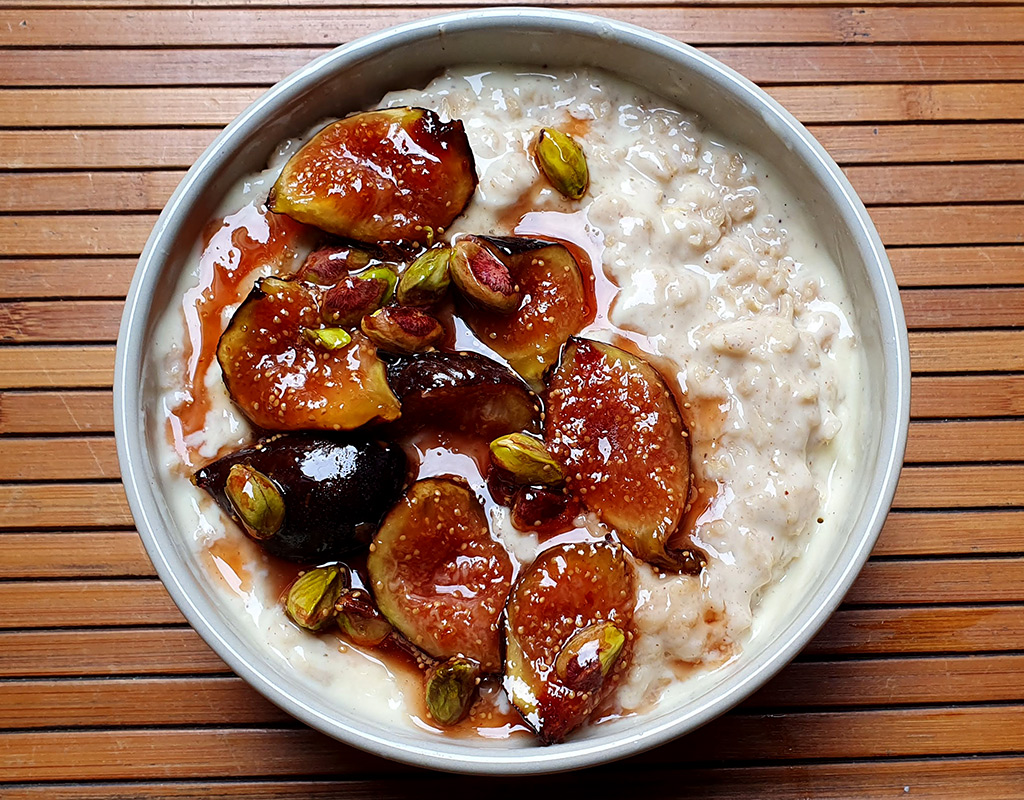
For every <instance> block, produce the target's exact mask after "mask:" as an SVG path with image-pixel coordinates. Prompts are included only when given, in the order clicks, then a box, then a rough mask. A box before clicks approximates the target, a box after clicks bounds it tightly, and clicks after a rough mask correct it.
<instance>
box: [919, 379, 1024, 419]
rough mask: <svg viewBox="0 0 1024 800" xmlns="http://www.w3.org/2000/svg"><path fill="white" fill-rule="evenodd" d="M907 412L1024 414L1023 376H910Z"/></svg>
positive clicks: (933, 414) (931, 414)
mask: <svg viewBox="0 0 1024 800" xmlns="http://www.w3.org/2000/svg"><path fill="white" fill-rule="evenodd" d="M910 413H911V415H912V416H914V417H917V418H927V417H988V416H993V417H996V416H1004V415H1007V416H1010V415H1012V416H1020V415H1021V414H1024V375H937V376H931V375H927V376H926V375H919V376H917V377H914V378H912V379H911V389H910Z"/></svg>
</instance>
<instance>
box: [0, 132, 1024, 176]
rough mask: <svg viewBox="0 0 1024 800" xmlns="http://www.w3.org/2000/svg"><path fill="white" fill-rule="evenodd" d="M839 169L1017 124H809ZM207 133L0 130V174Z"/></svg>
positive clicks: (1003, 154)
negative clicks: (844, 165)
mask: <svg viewBox="0 0 1024 800" xmlns="http://www.w3.org/2000/svg"><path fill="white" fill-rule="evenodd" d="M808 130H809V131H810V132H811V133H812V134H813V135H814V136H815V138H817V139H818V141H820V142H821V143H822V144H823V145H824V146H825V148H826V149H827V150H828V151H829V154H830V155H831V156H832V157H833V158H834V159H835V160H836V161H838V162H839V163H840V164H856V165H861V164H871V163H873V162H877V163H886V164H915V163H929V162H946V161H961V162H978V161H1010V162H1016V161H1020V160H1021V148H1022V146H1024V124H1021V123H1018V122H988V123H984V122H977V123H976V122H963V123H931V124H882V123H879V124H876V125H870V124H869V125H864V124H858V125H813V124H812V125H809V126H808ZM217 133H218V131H217V130H215V129H212V128H181V129H174V130H169V129H166V128H138V129H129V130H125V129H114V130H90V129H88V128H84V129H73V130H57V129H48V130H35V129H33V130H0V170H4V169H8V170H11V169H17V170H38V169H48V170H49V169H137V168H147V169H173V168H178V169H183V168H186V167H190V166H192V163H193V162H194V161H195V160H196V159H197V158H198V157H199V155H200V154H201V153H202V152H203V150H205V149H206V147H207V145H209V144H210V142H212V141H213V138H214V137H215V136H216V135H217Z"/></svg>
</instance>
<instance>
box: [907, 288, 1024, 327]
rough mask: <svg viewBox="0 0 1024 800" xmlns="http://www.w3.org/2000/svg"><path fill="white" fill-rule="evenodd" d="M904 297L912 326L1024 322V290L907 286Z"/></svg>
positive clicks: (989, 324)
mask: <svg viewBox="0 0 1024 800" xmlns="http://www.w3.org/2000/svg"><path fill="white" fill-rule="evenodd" d="M900 299H901V300H902V301H903V313H904V314H905V315H906V319H907V327H908V328H910V329H914V328H985V327H992V328H1003V327H1020V326H1021V325H1022V324H1024V289H1016V288H1013V289H1011V288H999V289H904V290H903V291H901V292H900Z"/></svg>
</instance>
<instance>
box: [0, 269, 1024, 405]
mask: <svg viewBox="0 0 1024 800" xmlns="http://www.w3.org/2000/svg"><path fill="white" fill-rule="evenodd" d="M900 295H901V298H902V300H903V309H904V313H905V314H906V319H907V326H908V327H909V328H910V329H911V330H914V329H916V328H927V329H936V328H947V329H956V328H989V327H1017V326H1021V325H1024V288H1019V289H1017V288H997V289H916V290H915V289H907V290H903V291H902V292H901V293H900ZM122 311H123V303H122V302H121V301H120V300H86V301H75V300H62V301H60V302H54V301H50V300H39V301H26V302H13V303H4V302H0V343H17V344H42V343H45V344H63V343H70V342H91V343H100V342H115V341H116V340H117V334H118V328H119V326H120V324H121V313H122ZM0 415H2V410H0Z"/></svg>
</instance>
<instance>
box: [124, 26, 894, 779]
mask: <svg viewBox="0 0 1024 800" xmlns="http://www.w3.org/2000/svg"><path fill="white" fill-rule="evenodd" d="M510 25H512V26H517V27H523V26H526V27H531V26H532V27H533V28H536V29H538V30H544V31H548V32H550V31H554V32H561V31H564V32H567V33H583V34H584V35H589V36H593V37H600V38H601V39H602V40H604V41H608V40H609V39H611V40H614V41H615V43H616V44H626V45H630V46H633V47H635V48H637V49H641V50H644V51H645V52H647V53H648V54H649V55H650V56H652V57H654V58H658V59H668V60H670V61H673V62H675V63H677V64H680V65H681V66H683V67H684V68H686V69H688V70H690V71H692V72H695V73H697V74H699V75H701V76H702V77H703V78H704V79H705V80H710V81H713V82H714V83H716V84H717V85H718V87H719V88H721V89H723V90H724V91H725V92H727V93H728V94H730V95H732V96H733V97H735V98H737V99H738V100H739V101H740V102H741V103H742V104H743V105H746V106H748V107H751V108H754V109H755V110H757V111H758V112H759V113H760V114H761V117H762V118H763V120H764V123H765V124H766V125H768V126H769V127H770V128H771V129H772V130H773V131H774V132H775V133H776V135H778V136H779V137H780V138H782V139H783V140H784V141H787V142H788V143H790V145H791V146H792V147H793V148H794V149H795V150H797V151H798V153H799V155H800V157H801V158H802V159H803V160H804V161H805V162H808V164H809V166H810V167H811V168H812V170H813V171H814V172H815V173H816V175H817V176H818V178H819V179H820V180H822V181H824V183H825V187H826V190H827V191H828V194H829V195H830V197H832V198H833V200H834V202H835V204H836V208H837V210H838V212H839V213H840V214H841V216H842V217H843V218H844V220H845V222H846V223H847V224H848V225H849V226H850V229H851V231H852V232H853V238H854V240H855V242H856V244H857V248H858V250H859V251H860V253H861V255H862V257H863V259H864V262H865V264H866V267H867V269H868V272H869V280H870V283H871V287H872V292H873V296H874V299H875V302H876V305H877V307H878V312H879V324H880V328H881V331H882V333H883V349H884V351H885V353H886V359H885V361H886V364H885V398H884V399H885V407H887V408H890V409H892V412H893V413H890V414H889V415H888V417H887V419H888V421H889V422H891V424H890V425H889V426H888V427H887V428H886V429H883V431H882V433H881V441H882V443H883V445H882V449H881V450H880V452H879V456H878V465H876V473H875V479H874V481H873V483H872V487H873V488H876V489H877V491H876V495H875V498H874V502H873V505H872V506H871V510H870V514H869V516H868V524H867V525H866V526H865V528H864V529H863V530H862V531H861V532H860V534H859V539H856V538H851V541H856V543H857V544H856V548H855V550H854V551H853V553H852V557H851V558H850V559H849V560H848V561H847V562H846V563H845V564H837V565H836V567H833V569H832V570H831V571H833V572H836V571H838V574H836V575H835V576H834V579H833V580H832V581H831V582H828V583H826V584H823V585H822V586H821V588H820V589H819V590H818V591H817V592H816V593H815V594H814V595H813V598H812V599H814V600H815V601H816V606H815V607H814V608H813V610H812V611H811V613H809V614H807V616H806V617H805V618H803V619H800V620H798V621H797V622H791V623H790V624H789V625H788V626H786V627H784V628H783V630H782V632H781V634H782V635H783V636H784V637H785V638H784V639H780V641H781V645H780V646H775V647H769V648H765V649H764V650H762V652H761V653H760V654H758V657H756V658H754V659H753V660H752V661H751V662H750V663H749V664H747V665H746V666H744V667H742V668H740V669H739V670H738V671H737V674H736V676H735V680H732V679H730V680H728V681H726V682H725V683H724V684H722V685H720V686H716V687H714V688H712V689H711V690H710V691H709V692H708V693H707V694H706V695H704V696H702V697H701V698H700V702H697V703H693V704H687V706H684V708H687V711H686V713H678V714H671V713H669V714H667V715H661V716H659V717H657V718H654V719H651V720H648V721H645V722H641V723H640V724H639V725H638V726H636V728H635V729H633V728H631V729H629V730H628V731H626V732H623V733H617V734H615V735H610V736H606V737H601V738H598V739H595V740H582V741H576V742H569V743H563V744H561V745H556V746H553V747H546V748H545V747H536V748H507V749H499V748H486V749H479V750H477V751H475V752H468V751H467V748H465V747H464V746H452V745H461V744H464V743H463V742H460V741H459V740H450V739H449V740H438V741H436V742H435V741H431V742H428V743H425V744H423V745H419V744H417V745H411V744H407V743H405V742H403V741H401V740H397V739H388V738H386V737H382V736H376V735H374V734H372V733H368V732H366V731H363V730H360V729H359V728H358V726H353V725H349V724H347V723H345V722H343V721H339V720H338V719H336V718H333V717H329V716H328V715H325V714H323V713H322V712H320V711H318V710H317V709H315V708H313V707H312V706H310V705H309V704H307V703H305V702H303V701H302V700H301V699H299V698H297V697H295V696H293V695H292V694H290V693H289V692H288V691H287V689H286V688H282V687H281V686H279V685H277V684H276V683H275V682H274V681H273V679H272V676H271V675H270V673H269V672H268V671H261V670H260V669H259V668H258V667H256V666H254V665H253V664H252V663H251V662H250V660H249V659H248V658H246V655H245V651H246V650H247V649H248V644H247V643H246V642H244V641H242V640H237V641H234V640H235V638H236V637H234V636H233V635H232V634H230V632H224V631H221V630H219V626H218V623H217V622H216V620H212V621H211V618H210V617H215V616H216V615H215V614H210V613H208V612H209V611H212V609H204V608H201V607H200V604H198V603H197V602H196V598H194V597H193V596H192V595H191V593H190V592H189V591H188V590H187V589H186V587H185V586H184V585H183V583H182V581H181V579H180V577H181V576H180V575H179V572H178V566H177V565H176V561H177V559H176V558H175V554H174V552H173V547H172V545H171V544H170V542H169V541H168V542H164V541H163V540H164V538H165V536H166V535H167V534H166V531H165V530H164V529H163V528H162V525H161V523H160V519H159V514H158V513H157V511H156V508H157V505H156V504H157V502H158V500H157V491H156V488H155V486H153V485H152V484H151V483H150V482H149V481H148V480H146V479H145V476H146V470H145V468H144V466H145V463H146V460H147V458H148V455H147V453H148V448H147V444H146V441H145V436H144V435H142V434H141V433H140V430H139V427H138V425H137V423H138V413H139V409H140V408H141V392H142V386H141V381H139V380H136V378H137V377H139V376H140V375H141V370H142V364H143V363H144V359H145V351H144V350H143V348H142V343H143V341H144V338H145V335H144V334H145V330H146V324H147V320H148V319H149V317H150V315H151V313H152V304H153V299H154V293H155V288H156V284H157V280H158V278H159V276H160V272H161V270H162V268H163V265H164V262H165V260H166V258H167V257H168V255H169V254H170V247H169V245H170V243H171V241H172V240H173V238H174V235H175V234H176V231H175V219H176V217H177V215H178V214H179V212H180V211H182V210H184V209H187V208H188V207H189V206H190V205H191V204H192V203H193V202H194V201H195V199H196V197H197V196H198V194H199V192H198V189H197V184H198V183H199V182H200V175H201V173H203V171H205V170H206V169H208V168H209V167H210V166H211V165H213V166H216V165H217V163H218V162H219V161H221V160H223V159H224V158H225V154H226V153H230V152H232V151H233V150H235V149H237V148H238V147H239V146H241V145H242V144H243V143H244V139H245V133H246V128H247V126H249V125H251V124H252V123H253V121H255V120H257V119H258V118H259V117H260V116H261V115H262V114H263V113H265V110H266V109H267V108H268V107H273V106H276V105H277V104H278V103H281V102H282V101H283V100H285V99H286V98H288V97H293V96H297V95H299V94H301V93H302V91H303V89H304V87H307V86H309V85H310V84H313V83H316V82H317V81H318V80H319V78H320V74H321V72H322V71H331V72H333V71H337V70H343V69H345V68H348V67H350V66H352V65H353V64H354V63H356V62H358V61H359V60H360V59H362V58H365V57H367V56H370V55H374V54H376V53H377V52H378V51H380V50H381V49H383V48H390V47H395V46H406V45H409V44H415V43H416V42H417V41H421V40H423V39H425V38H432V37H434V36H438V35H443V34H444V33H445V32H446V31H447V32H460V33H461V32H468V31H480V30H488V29H494V28H499V29H507V28H508V26H510ZM113 394H114V430H115V439H116V443H117V453H118V460H119V462H120V466H121V473H122V479H123V483H124V489H125V493H126V496H127V499H128V504H129V507H130V509H131V512H132V516H133V517H134V519H135V522H136V527H137V529H138V532H139V534H140V536H141V538H142V541H143V543H144V545H145V548H146V551H147V553H148V554H149V557H150V559H151V560H152V562H153V565H154V567H155V568H156V571H157V573H158V575H159V577H160V578H161V580H162V581H163V583H164V586H165V587H166V588H167V591H168V592H169V594H170V595H171V597H172V599H173V600H174V602H175V603H176V604H177V606H178V608H179V609H180V610H181V611H182V613H183V614H184V616H185V618H186V619H187V620H188V622H189V623H190V624H191V625H192V627H193V628H194V629H195V630H196V631H197V632H198V633H199V634H200V636H201V637H202V638H203V639H204V641H206V643H207V644H209V645H210V647H211V648H212V649H213V650H214V651H215V652H216V653H217V654H218V655H219V656H220V657H221V658H223V659H224V661H225V662H227V664H228V665H229V666H230V667H231V669H232V670H234V671H235V672H236V673H237V674H238V675H240V676H241V677H243V678H244V679H245V680H246V682H247V683H248V684H249V685H250V686H252V687H253V688H255V689H256V690H257V691H258V692H260V694H262V695H263V696H264V697H266V698H267V699H269V700H270V701H271V702H273V703H274V704H276V705H277V706H279V707H281V708H283V709H284V710H286V711H287V712H288V713H290V714H292V715H293V716H295V717H297V718H298V719H300V720H302V721H303V722H305V723H307V724H308V725H310V726H311V727H313V728H316V729H318V730H320V731H321V732H324V733H326V734H328V735H330V736H332V737H334V738H336V739H340V740H342V741H344V742H345V743H347V744H350V745H353V746H355V747H358V748H361V749H363V750H367V751H368V752H371V753H374V754H376V755H382V756H385V757H387V758H391V759H394V760H397V761H401V762H405V763H408V764H413V765H416V766H421V767H427V768H431V769H440V770H447V771H452V772H465V773H476V774H494V775H498V774H503V775H517V774H541V773H551V772H558V771H564V770H569V769H579V768H582V767H587V766H592V765H595V764H598V763H604V762H607V761H612V760H617V759H620V758H624V757H627V756H630V755H634V754H637V753H640V752H643V751H645V750H648V749H651V748H653V747H656V746H658V745H660V744H663V743H665V742H667V741H669V740H671V739H674V738H676V737H677V736H680V735H682V734H684V733H686V732H689V731H691V730H693V729H695V728H697V727H699V726H700V725H703V724H705V723H706V722H709V721H710V720H712V719H714V718H715V717H717V716H719V715H720V714H722V713H723V712H725V711H726V710H728V709H729V708H731V707H733V706H734V705H735V704H736V703H738V702H740V701H741V700H742V699H743V698H745V697H747V696H748V695H749V694H751V693H752V692H753V691H755V690H756V689H757V688H759V687H760V686H761V685H763V684H764V683H765V682H766V681H767V680H768V679H770V678H771V677H772V676H773V675H775V674H776V673H777V672H778V671H779V670H780V669H781V668H782V667H783V666H785V665H786V664H787V663H788V662H789V661H790V660H791V659H792V658H793V657H794V656H795V655H796V654H797V653H798V652H799V651H800V650H801V649H802V648H803V647H804V646H805V645H806V644H807V643H808V642H809V641H810V639H811V638H812V637H813V636H814V635H815V634H816V633H817V631H818V630H819V629H820V628H821V626H822V625H823V624H824V622H825V621H826V620H827V619H828V617H829V616H830V615H831V614H832V612H833V611H834V610H835V608H836V607H837V606H838V605H839V603H840V602H841V600H842V598H843V596H844V595H845V594H846V592H847V590H848V589H849V588H850V586H851V585H852V583H853V581H854V579H855V578H856V577H857V575H858V573H859V572H860V570H861V568H862V566H863V565H864V563H865V562H866V560H867V558H868V556H869V554H870V551H871V549H872V547H873V546H874V543H875V541H876V539H877V537H878V534H879V532H880V531H881V528H882V524H883V522H884V521H885V517H886V515H887V514H888V511H889V508H890V506H891V504H892V501H893V497H894V495H895V491H896V483H897V480H898V478H899V474H900V468H901V466H902V463H903V456H904V451H905V448H906V438H907V429H908V424H909V405H910V355H909V341H908V335H907V329H906V324H905V320H904V316H903V308H902V305H901V302H900V299H899V293H898V289H897V286H896V280H895V277H894V276H893V273H892V269H891V266H890V265H889V261H888V258H887V257H886V255H885V251H884V248H883V245H882V242H881V239H880V237H879V235H878V233H877V231H876V230H875V227H874V225H873V224H872V222H871V220H870V218H869V217H868V214H867V211H866V209H865V208H864V205H863V203H862V202H861V201H860V199H859V198H858V197H857V195H856V193H855V192H854V190H853V187H852V186H851V185H850V183H849V181H848V180H847V179H846V177H845V176H844V175H843V173H842V172H841V170H840V169H839V167H838V165H837V164H836V163H835V161H833V159H832V158H831V157H830V156H829V155H828V154H827V153H826V151H825V150H824V148H823V147H822V146H821V144H819V143H818V142H817V140H816V139H814V137H813V136H812V135H811V134H810V133H809V132H808V131H807V129H806V128H804V126H803V125H802V124H800V123H799V122H798V121H797V120H796V119H795V118H794V117H793V116H792V115H791V114H790V113H789V112H788V111H786V110H785V109H783V108H782V106H780V105H779V104H778V103H777V102H776V101H775V100H774V99H772V98H771V97H770V96H769V95H768V94H767V93H765V92H764V91H763V90H761V89H760V88H758V87H757V86H755V85H754V84H753V83H752V82H751V81H749V80H747V79H746V78H744V77H743V76H741V75H740V74H739V73H737V72H735V71H734V70H732V69H730V68H729V67H726V66H725V65H723V64H721V63H720V62H718V61H717V60H715V59H713V58H711V57H710V56H708V55H706V54H704V53H702V52H701V51H699V50H697V49H696V48H694V47H691V46H690V45H687V44H683V43H681V42H678V41H676V40H674V39H671V38H669V37H667V36H663V35H661V34H657V33H654V32H652V31H649V30H646V29H644V28H640V27H638V26H635V25H631V24H629V23H625V22H619V21H616V20H612V19H607V18H603V17H596V16H592V15H589V14H582V13H579V12H573V11H563V10H555V9H538V8H521V7H504V8H491V9H477V10H470V11H460V12H455V13H449V14H444V15H440V16H435V17H430V18H426V19H421V20H416V21H413V22H409V23H405V24H401V25H398V26H395V27H391V28H388V29H386V30H383V31H379V32H376V33H372V34H370V35H367V36H364V37H361V38H359V39H357V40H354V41H352V42H350V43H348V44H346V45H342V46H340V47H338V48H335V49H334V50H331V51H330V52H328V53H325V54H324V55H322V56H320V57H319V58H317V59H315V60H313V61H312V62H310V63H309V64H307V65H306V66H304V67H302V68H300V69H299V70H297V71H295V72H294V73H292V74H291V75H289V76H288V77H286V78H284V79H283V80H282V81H280V82H279V83H277V84H276V85H275V86H273V87H272V88H271V89H269V90H268V91H267V92H266V93H265V94H263V95H261V96H260V97H259V98H258V99H257V100H256V101H255V102H253V103H252V105H250V106H249V107H248V108H247V109H246V110H245V111H243V112H242V113H241V114H240V115H239V116H238V117H237V118H236V119H235V120H234V121H233V122H232V123H231V124H229V125H228V126H227V127H226V128H225V129H224V130H223V131H222V132H221V133H220V134H219V135H218V136H217V137H216V138H215V139H214V140H213V142H212V143H211V144H210V145H209V147H207V149H206V150H205V151H204V152H203V154H202V155H201V156H200V157H199V158H198V159H197V161H196V162H195V164H194V165H193V166H192V168H191V169H190V170H189V171H188V173H187V174H186V175H185V177H184V178H183V179H182V181H181V183H180V184H179V185H178V187H177V189H176V190H175V191H174V193H173V194H172V195H171V198H170V199H169V200H168V202H167V205H166V206H165V207H164V209H163V211H162V212H161V214H160V216H159V217H158V219H157V221H156V223H155V225H154V228H153V231H152V233H151V234H150V237H149V239H148V241H147V243H146V246H145V248H144V250H143V252H142V254H141V256H140V258H139V262H138V266H137V268H136V271H135V274H134V277H133V279H132V283H131V287H130V289H129V291H128V295H127V298H126V301H125V308H124V313H123V316H122V320H121V327H120V331H119V335H118V342H117V351H116V357H115V365H114V384H113ZM889 442H891V446H890V447H889V448H888V449H886V448H885V444H886V443H889ZM151 509H152V510H153V511H152V513H150V510H151ZM856 533H857V532H856V531H855V532H854V535H855V536H856ZM680 711H682V708H681V709H680ZM446 745H447V746H446Z"/></svg>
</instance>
